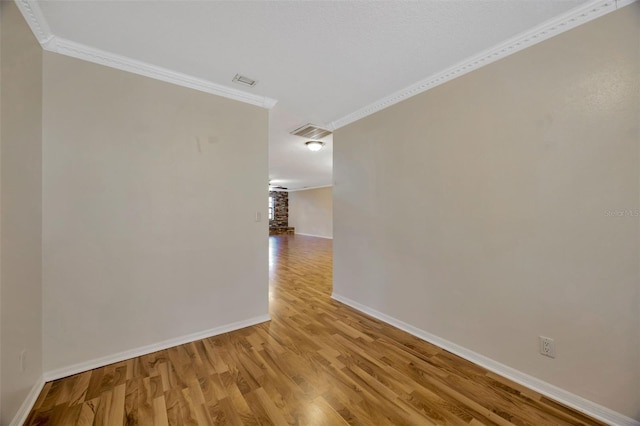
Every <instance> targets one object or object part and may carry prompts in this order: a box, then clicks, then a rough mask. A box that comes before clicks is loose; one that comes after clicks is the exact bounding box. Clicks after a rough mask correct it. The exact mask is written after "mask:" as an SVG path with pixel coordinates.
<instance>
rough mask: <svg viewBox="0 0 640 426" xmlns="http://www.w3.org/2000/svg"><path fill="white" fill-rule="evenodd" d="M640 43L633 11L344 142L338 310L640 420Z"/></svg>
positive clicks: (413, 103) (352, 131) (437, 93)
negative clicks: (547, 348)
mask: <svg viewBox="0 0 640 426" xmlns="http://www.w3.org/2000/svg"><path fill="white" fill-rule="evenodd" d="M639 40H640V7H638V5H637V4H634V5H632V6H628V7H625V8H623V9H621V10H620V11H617V12H615V13H612V14H610V15H607V16H605V17H603V18H600V19H598V20H596V21H593V22H591V23H589V24H586V25H584V26H581V27H579V28H577V29H574V30H572V31H569V32H567V33H564V34H562V35H560V36H557V37H554V38H552V39H550V40H547V41H545V42H543V43H541V44H538V45H536V46H534V47H531V48H529V49H527V50H525V51H522V52H520V53H517V54H515V55H513V56H510V57H508V58H506V59H503V60H501V61H498V62H496V63H494V64H491V65H489V66H486V67H484V68H481V69H479V70H477V71H474V72H472V73H470V74H467V75H465V76H463V77H460V78H458V79H456V80H454V81H451V82H449V83H447V84H444V85H442V86H439V87H437V88H434V89H432V90H430V91H428V92H426V93H424V94H421V95H418V96H416V97H414V98H411V99H409V100H407V101H404V102H402V103H399V104H397V105H395V106H392V107H390V108H388V109H386V110H384V111H382V112H379V113H377V114H374V115H372V116H370V117H368V118H365V119H362V120H360V121H358V122H356V123H353V124H351V125H349V126H346V127H344V128H341V129H339V130H337V131H336V133H335V136H334V138H335V152H334V173H335V175H334V179H335V185H334V191H333V193H334V218H335V236H334V247H335V248H334V253H335V254H334V267H335V271H334V277H335V278H334V280H335V282H334V292H335V294H336V295H338V296H342V297H346V298H349V299H351V300H353V301H355V302H358V303H360V304H363V305H365V306H367V307H369V308H372V309H375V310H377V311H379V312H382V313H383V314H386V315H389V316H391V317H395V318H396V319H399V320H401V321H404V322H406V323H408V324H410V325H412V326H414V327H417V328H419V329H422V330H425V331H427V332H429V333H432V334H434V335H436V336H439V337H441V338H444V339H447V340H449V341H451V342H453V343H456V344H458V345H461V346H463V347H466V348H468V349H470V350H472V351H475V352H477V353H480V354H482V355H485V356H487V357H489V358H491V359H493V360H496V361H498V362H500V363H504V364H506V365H508V366H511V367H513V368H515V369H517V370H520V371H522V372H525V373H527V374H530V375H533V376H535V377H537V378H539V379H542V380H544V381H546V382H548V383H551V384H553V385H556V386H558V387H561V388H563V389H565V390H568V391H570V392H572V393H574V394H577V395H580V396H582V397H584V398H587V399H589V400H591V401H594V402H596V403H599V404H602V405H605V406H607V407H609V408H611V409H613V410H616V411H618V412H620V413H622V414H625V415H627V416H630V417H633V418H635V419H638V420H640V391H639V386H640V368H639V360H640V351H639V341H638V340H639V337H640V330H639V327H638V324H639V309H638V306H639V304H638V303H639V294H638V292H639V281H638V258H639V240H638V239H639V232H638V231H639V218H638V217H637V212H638V209H640V203H639V194H640V184H639V182H640V180H639V171H640V161H639V155H638V154H639V149H638V148H639V147H638V145H639V130H638V123H639V117H640V111H639V107H640V94H639V78H640V58H639V53H640V49H639ZM618 211H623V213H621V214H622V216H621V217H612V216H611V214H613V215H617V214H619V213H617V212H618ZM627 211H630V213H627ZM611 212H613V213H611ZM539 335H545V336H549V337H552V338H554V339H555V342H556V346H557V358H556V359H550V358H546V357H543V356H541V355H539V354H538V346H537V344H538V343H537V337H538V336H539Z"/></svg>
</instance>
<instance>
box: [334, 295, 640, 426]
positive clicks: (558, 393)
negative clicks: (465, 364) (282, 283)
mask: <svg viewBox="0 0 640 426" xmlns="http://www.w3.org/2000/svg"><path fill="white" fill-rule="evenodd" d="M331 298H332V299H334V300H337V301H338V302H341V303H344V304H345V305H348V306H351V307H352V308H354V309H356V310H358V311H361V312H364V313H365V314H368V315H370V316H372V317H374V318H376V319H379V320H380V321H383V322H385V323H387V324H390V325H392V326H394V327H396V328H399V329H400V330H403V331H406V332H407V333H409V334H412V335H414V336H416V337H419V338H420V339H423V340H426V341H427V342H429V343H433V344H434V345H436V346H439V347H441V348H443V349H445V350H447V351H449V352H451V353H453V354H456V355H458V356H460V357H462V358H464V359H466V360H468V361H471V362H473V363H474V364H477V365H479V366H481V367H484V368H486V369H487V370H489V371H493V372H494V373H497V374H499V375H501V376H503V377H506V378H507V379H510V380H512V381H514V382H516V383H519V384H521V385H523V386H526V387H528V388H529V389H532V390H534V391H536V392H538V393H540V394H542V395H545V396H548V397H549V398H552V399H554V400H555V401H558V402H560V403H562V404H564V405H566V406H568V407H571V408H573V409H574V410H576V411H579V412H581V413H585V414H587V415H589V416H591V417H594V418H596V419H598V420H601V421H603V422H605V423H608V424H611V425H618V426H640V422H639V421H637V420H634V419H632V418H630V417H627V416H625V415H623V414H620V413H618V412H616V411H613V410H611V409H609V408H606V407H603V406H602V405H599V404H596V403H595V402H591V401H589V400H587V399H585V398H582V397H581V396H578V395H575V394H572V393H571V392H568V391H566V390H564V389H561V388H559V387H557V386H554V385H552V384H550V383H547V382H544V381H542V380H540V379H537V378H535V377H533V376H529V375H528V374H525V373H523V372H521V371H518V370H516V369H514V368H511V367H509V366H506V365H504V364H501V363H499V362H497V361H494V360H492V359H491V358H487V357H486V356H484V355H480V354H479V353H477V352H473V351H471V350H469V349H467V348H465V347H463V346H460V345H457V344H455V343H453V342H450V341H448V340H445V339H443V338H441V337H438V336H436V335H433V334H431V333H429V332H426V331H424V330H421V329H419V328H417V327H414V326H412V325H410V324H407V323H405V322H403V321H400V320H399V319H396V318H394V317H391V316H389V315H386V314H383V313H382V312H379V311H376V310H375V309H372V308H369V307H368V306H365V305H362V304H360V303H358V302H356V301H354V300H351V299H349V298H347V297H344V296H340V295H339V294H336V293H333V294H332V295H331Z"/></svg>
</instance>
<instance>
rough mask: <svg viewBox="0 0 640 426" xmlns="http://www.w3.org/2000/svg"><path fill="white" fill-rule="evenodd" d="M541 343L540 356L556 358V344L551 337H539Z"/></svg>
mask: <svg viewBox="0 0 640 426" xmlns="http://www.w3.org/2000/svg"><path fill="white" fill-rule="evenodd" d="M538 340H539V342H540V354H542V355H544V356H548V357H549V358H555V357H556V343H555V342H554V341H553V339H552V338H551V337H544V336H538Z"/></svg>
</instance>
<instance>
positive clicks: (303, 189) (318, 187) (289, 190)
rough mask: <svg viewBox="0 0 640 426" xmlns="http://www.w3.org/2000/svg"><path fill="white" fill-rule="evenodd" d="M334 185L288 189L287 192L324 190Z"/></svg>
mask: <svg viewBox="0 0 640 426" xmlns="http://www.w3.org/2000/svg"><path fill="white" fill-rule="evenodd" d="M332 186H333V184H330V185H320V186H309V187H304V188H296V189H287V190H286V191H287V192H298V191H310V190H312V189H322V188H331V187H332Z"/></svg>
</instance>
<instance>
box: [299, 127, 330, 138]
mask: <svg viewBox="0 0 640 426" xmlns="http://www.w3.org/2000/svg"><path fill="white" fill-rule="evenodd" d="M291 134H292V135H296V136H300V137H303V138H305V139H322V138H324V137H325V136H329V135H330V134H331V132H330V131H329V130H326V129H322V128H320V127H318V126H314V125H313V124H305V125H304V126H302V127H298V128H297V129H295V130H294V131H292V132H291Z"/></svg>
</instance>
